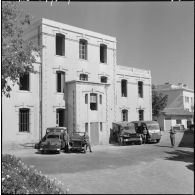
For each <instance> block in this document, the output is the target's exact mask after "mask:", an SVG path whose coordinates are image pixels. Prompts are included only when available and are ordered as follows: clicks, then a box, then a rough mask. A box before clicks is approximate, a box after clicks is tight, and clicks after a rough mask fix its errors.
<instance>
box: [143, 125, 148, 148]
mask: <svg viewBox="0 0 195 195" xmlns="http://www.w3.org/2000/svg"><path fill="white" fill-rule="evenodd" d="M147 134H148V131H147V128H146V127H145V126H144V127H143V142H144V144H145V143H146V141H147Z"/></svg>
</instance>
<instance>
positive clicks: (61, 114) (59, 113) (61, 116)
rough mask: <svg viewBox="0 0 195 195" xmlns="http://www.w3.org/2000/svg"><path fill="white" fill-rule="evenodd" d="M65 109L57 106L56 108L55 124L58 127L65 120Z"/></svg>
mask: <svg viewBox="0 0 195 195" xmlns="http://www.w3.org/2000/svg"><path fill="white" fill-rule="evenodd" d="M64 113H65V109H63V108H58V109H56V125H57V126H58V127H64V121H65V117H64V116H65V114H64Z"/></svg>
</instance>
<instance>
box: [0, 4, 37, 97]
mask: <svg viewBox="0 0 195 195" xmlns="http://www.w3.org/2000/svg"><path fill="white" fill-rule="evenodd" d="M31 21H32V19H31V17H30V16H29V15H27V14H24V13H23V12H22V11H20V10H19V9H18V7H17V4H16V2H8V1H2V68H1V92H2V95H6V96H8V97H9V96H10V91H11V90H12V87H13V85H14V84H16V83H17V84H19V81H18V80H19V79H18V78H19V77H20V76H21V75H23V74H25V73H27V72H28V73H30V72H35V71H34V69H33V63H35V62H36V56H35V55H34V54H33V51H36V52H38V51H39V48H38V46H37V45H35V44H34V43H33V42H32V41H27V40H24V38H23V32H24V28H26V27H27V26H28V25H30V23H31Z"/></svg>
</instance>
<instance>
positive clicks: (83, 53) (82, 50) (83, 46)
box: [79, 39, 87, 60]
mask: <svg viewBox="0 0 195 195" xmlns="http://www.w3.org/2000/svg"><path fill="white" fill-rule="evenodd" d="M79 58H80V59H84V60H86V59H87V41H86V40H84V39H80V41H79Z"/></svg>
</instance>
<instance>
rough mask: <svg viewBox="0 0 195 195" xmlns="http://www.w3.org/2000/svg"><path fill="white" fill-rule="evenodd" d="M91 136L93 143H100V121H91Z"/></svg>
mask: <svg viewBox="0 0 195 195" xmlns="http://www.w3.org/2000/svg"><path fill="white" fill-rule="evenodd" d="M90 138H91V144H92V145H98V144H99V127H98V122H94V123H90Z"/></svg>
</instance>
